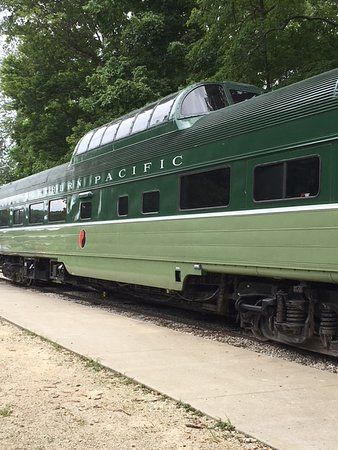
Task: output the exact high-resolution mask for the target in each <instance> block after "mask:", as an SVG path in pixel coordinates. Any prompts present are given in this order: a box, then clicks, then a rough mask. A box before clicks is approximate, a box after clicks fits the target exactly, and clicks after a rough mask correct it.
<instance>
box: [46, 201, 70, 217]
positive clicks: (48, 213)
mask: <svg viewBox="0 0 338 450" xmlns="http://www.w3.org/2000/svg"><path fill="white" fill-rule="evenodd" d="M58 200H64V201H65V202H66V214H65V218H64V219H62V220H51V219H50V213H51V211H50V204H51V202H55V201H58ZM67 207H68V202H67V197H59V198H53V199H51V200H48V206H47V221H48V223H64V222H66V221H67Z"/></svg>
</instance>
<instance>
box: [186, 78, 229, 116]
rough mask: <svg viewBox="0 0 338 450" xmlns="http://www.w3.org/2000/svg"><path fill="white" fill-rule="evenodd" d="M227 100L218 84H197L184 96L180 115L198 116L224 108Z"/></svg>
mask: <svg viewBox="0 0 338 450" xmlns="http://www.w3.org/2000/svg"><path fill="white" fill-rule="evenodd" d="M226 106H228V102H227V100H226V97H225V93H224V89H223V87H222V86H221V85H220V84H206V85H204V86H199V87H197V88H195V89H194V90H193V91H191V92H189V94H188V95H187V96H186V97H185V99H184V100H183V103H182V107H181V114H182V116H186V117H189V116H198V115H201V114H206V113H208V112H210V111H216V110H217V109H221V108H225V107H226Z"/></svg>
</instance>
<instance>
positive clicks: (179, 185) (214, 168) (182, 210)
mask: <svg viewBox="0 0 338 450" xmlns="http://www.w3.org/2000/svg"><path fill="white" fill-rule="evenodd" d="M218 169H229V203H228V204H227V205H224V206H204V207H202V208H185V209H182V208H181V183H182V178H183V177H184V176H189V175H197V174H198V173H205V172H211V171H213V170H218ZM231 191H232V189H231V166H230V165H229V164H226V165H221V166H219V165H218V166H216V167H208V168H206V169H197V171H196V170H190V171H189V172H185V173H182V174H180V176H179V183H178V210H179V211H180V212H186V211H188V212H189V211H204V210H210V209H212V210H216V209H224V208H229V206H230V205H231Z"/></svg>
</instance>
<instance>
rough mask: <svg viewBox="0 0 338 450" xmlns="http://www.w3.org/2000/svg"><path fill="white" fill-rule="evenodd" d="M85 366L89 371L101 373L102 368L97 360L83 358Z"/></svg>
mask: <svg viewBox="0 0 338 450" xmlns="http://www.w3.org/2000/svg"><path fill="white" fill-rule="evenodd" d="M85 365H86V367H88V368H89V369H93V370H94V371H95V372H101V370H102V369H103V367H102V366H101V364H100V363H99V361H98V360H97V359H91V358H85Z"/></svg>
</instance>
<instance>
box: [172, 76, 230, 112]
mask: <svg viewBox="0 0 338 450" xmlns="http://www.w3.org/2000/svg"><path fill="white" fill-rule="evenodd" d="M210 85H216V86H221V88H222V89H223V94H224V97H225V100H226V102H227V105H226V106H224V107H223V108H219V109H214V110H213V111H206V112H204V113H199V114H189V115H185V114H183V113H182V107H183V103H184V102H185V100H186V98H187V97H188V96H189V95H190V94H192V93H193V92H194V91H196V89H200V88H201V87H205V86H210ZM230 105H231V104H230V103H229V100H228V98H227V93H226V89H225V87H224V84H222V83H217V82H215V83H202V84H200V85H199V86H195V87H194V88H193V89H191V91H189V92H187V93H186V94H185V96H184V97H183V98H182V99H181V101H180V104H179V118H180V119H190V118H193V117H201V116H205V115H207V114H211V113H214V112H216V111H220V110H221V109H224V108H228V107H229V106H230Z"/></svg>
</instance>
